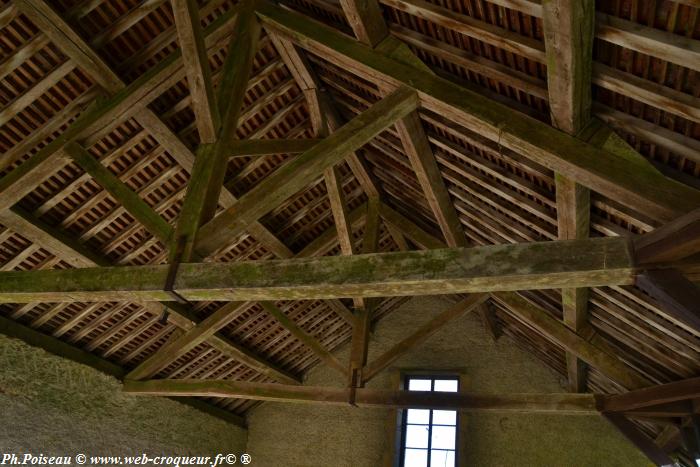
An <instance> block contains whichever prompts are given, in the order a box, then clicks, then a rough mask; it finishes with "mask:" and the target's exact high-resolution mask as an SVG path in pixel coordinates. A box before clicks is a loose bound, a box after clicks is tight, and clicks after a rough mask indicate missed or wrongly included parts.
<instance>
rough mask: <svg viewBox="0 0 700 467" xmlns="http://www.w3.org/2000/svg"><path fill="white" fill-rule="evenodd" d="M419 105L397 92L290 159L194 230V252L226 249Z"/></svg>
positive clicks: (403, 91)
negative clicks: (238, 237) (327, 170)
mask: <svg viewBox="0 0 700 467" xmlns="http://www.w3.org/2000/svg"><path fill="white" fill-rule="evenodd" d="M417 105H418V98H417V96H416V94H415V92H413V91H412V90H410V89H408V88H400V89H398V90H397V91H395V92H393V93H392V94H391V95H389V96H388V97H386V98H384V99H382V100H381V101H379V102H378V103H377V104H375V105H373V106H372V107H370V108H369V109H368V110H366V111H365V112H363V113H362V114H360V115H358V116H357V117H355V118H354V119H352V120H351V121H350V122H348V123H347V124H345V125H344V126H343V127H342V128H340V129H339V130H338V131H337V132H336V133H333V134H332V135H331V136H329V137H328V138H326V139H324V140H323V141H322V142H321V143H319V144H317V145H316V146H314V147H313V148H312V149H311V150H309V151H307V152H305V153H303V154H301V155H299V156H298V157H295V158H294V159H291V160H290V161H288V162H286V163H285V164H284V165H283V166H282V167H280V168H279V169H277V170H276V171H275V172H274V173H272V174H271V175H270V176H268V177H267V178H265V179H264V180H263V181H262V182H260V183H259V184H257V185H256V186H255V187H253V188H252V189H251V190H250V191H248V192H247V193H246V194H245V195H243V196H242V197H241V199H240V200H238V202H237V203H236V204H235V205H233V206H231V208H229V209H227V210H226V211H224V212H223V213H221V214H219V215H218V216H217V217H215V218H214V219H212V220H211V221H210V222H208V223H206V224H205V225H203V226H202V227H201V228H200V229H199V233H198V235H197V239H196V244H195V250H196V252H197V253H198V254H199V255H200V256H202V257H207V256H210V255H211V254H213V253H214V252H216V251H217V250H219V249H220V248H222V247H224V246H226V245H228V244H229V243H230V241H231V239H232V238H235V237H236V236H237V235H240V234H241V233H242V232H243V231H244V230H245V229H246V226H247V225H248V224H249V223H250V222H253V221H256V220H258V219H259V218H260V217H262V216H263V215H264V214H266V213H267V212H269V211H270V210H272V209H274V208H275V207H277V206H279V204H280V203H282V202H283V201H284V200H285V199H287V198H289V197H290V196H292V195H293V194H294V193H296V192H298V191H299V190H301V189H303V188H304V187H305V186H306V185H307V184H308V183H309V181H310V180H312V179H314V178H315V177H318V176H320V175H321V174H322V173H323V171H324V170H325V169H327V168H328V167H331V166H332V165H334V164H336V163H338V162H340V161H341V160H343V159H344V158H345V157H346V156H347V154H349V153H350V152H352V151H354V150H356V149H358V148H360V147H361V146H363V145H364V144H366V143H367V142H368V141H370V140H371V139H372V138H374V137H375V136H376V135H377V134H379V133H380V132H382V131H383V130H385V129H386V128H387V127H388V126H389V125H391V124H393V123H394V122H395V121H396V120H397V119H398V118H401V117H402V116H404V115H406V114H407V113H408V112H410V111H411V110H413V109H415V108H416V106H417Z"/></svg>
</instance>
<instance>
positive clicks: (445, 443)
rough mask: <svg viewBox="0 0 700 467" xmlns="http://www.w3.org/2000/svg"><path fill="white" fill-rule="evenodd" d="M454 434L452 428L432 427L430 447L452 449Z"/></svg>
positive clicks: (453, 428)
mask: <svg viewBox="0 0 700 467" xmlns="http://www.w3.org/2000/svg"><path fill="white" fill-rule="evenodd" d="M455 433H456V431H455V427H453V426H434V427H433V439H432V447H433V448H435V449H454V448H455Z"/></svg>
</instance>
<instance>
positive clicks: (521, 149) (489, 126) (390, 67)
mask: <svg viewBox="0 0 700 467" xmlns="http://www.w3.org/2000/svg"><path fill="white" fill-rule="evenodd" d="M258 14H259V15H260V16H261V18H262V20H263V22H264V23H265V24H266V26H267V27H268V28H270V29H274V30H275V31H276V32H277V33H278V34H281V35H283V36H285V37H287V38H289V39H290V40H292V41H293V42H295V43H296V44H298V45H300V46H301V47H303V48H305V49H307V50H309V51H311V52H312V53H315V54H317V55H320V56H323V57H324V58H326V59H328V60H329V61H331V62H332V63H333V64H335V65H337V66H340V67H342V68H343V69H346V70H348V71H350V72H352V73H355V74H357V75H359V76H363V77H365V78H367V79H371V80H373V81H375V82H379V83H381V84H382V85H389V86H394V87H395V86H401V85H405V86H409V87H411V88H413V89H414V90H416V91H417V92H418V95H419V97H420V100H421V106H422V107H425V108H427V109H429V110H431V111H433V112H436V113H438V114H440V115H444V116H445V117H446V118H449V119H451V120H453V121H454V122H455V123H457V124H459V125H462V126H464V127H466V128H468V129H470V130H472V131H474V132H477V133H479V134H481V135H483V136H484V137H486V138H489V139H491V140H493V141H498V142H499V144H500V145H501V146H503V147H505V148H507V149H510V150H513V151H516V152H518V153H520V154H523V155H526V156H527V157H529V158H531V159H532V160H534V161H536V162H538V163H540V164H542V165H544V166H546V167H547V168H549V169H551V170H554V171H555V172H558V173H561V174H563V175H565V176H567V177H569V178H571V179H574V180H575V181H577V182H578V183H580V184H581V185H584V186H586V187H588V188H590V189H592V190H594V191H597V192H599V193H601V194H603V195H605V196H607V197H610V198H612V199H616V200H618V201H619V202H620V203H622V204H623V205H625V206H627V207H629V208H631V209H634V210H636V211H639V212H645V213H647V214H648V215H650V216H652V217H654V218H656V219H659V220H662V221H670V220H672V219H674V218H676V217H678V216H680V215H682V214H685V213H687V212H689V211H691V210H693V209H695V208H697V207H698V206H700V191H697V190H694V189H692V188H689V187H687V186H684V185H682V184H681V183H677V182H674V181H672V180H669V179H667V178H666V177H664V176H663V175H662V174H661V173H659V172H657V171H656V170H654V169H653V168H652V167H650V166H642V165H639V166H638V167H637V169H638V170H629V163H630V161H629V160H628V159H627V158H625V157H623V156H622V155H619V154H613V153H611V152H609V151H606V150H604V149H600V148H597V147H595V146H593V145H591V144H588V143H586V142H584V141H581V140H579V139H577V138H576V137H574V136H571V135H568V134H566V133H564V132H562V131H559V130H557V129H555V128H552V127H551V126H550V125H548V124H546V123H543V122H540V121H538V120H536V119H534V118H531V117H528V116H526V115H524V114H522V113H519V112H517V111H515V110H513V109H510V108H509V107H507V106H506V105H503V104H500V103H497V102H494V101H493V100H491V99H489V98H488V97H486V96H482V95H479V94H478V93H476V92H473V91H471V90H468V89H466V88H464V87H462V86H460V85H458V84H456V83H453V82H450V81H449V80H447V79H444V78H440V77H438V76H435V75H433V74H431V73H429V72H427V71H425V70H421V69H417V68H414V67H412V66H409V65H406V64H403V63H401V62H400V61H397V60H394V59H392V58H391V57H388V56H387V55H385V54H383V53H382V52H380V51H377V50H372V49H370V48H368V47H367V46H364V45H362V44H360V43H357V42H353V41H348V40H347V36H345V35H343V34H342V33H340V32H338V31H335V30H333V29H332V28H330V27H326V26H323V25H320V24H318V23H317V22H316V21H313V20H311V19H309V18H306V17H304V16H303V15H300V14H298V13H295V12H291V11H288V10H284V9H282V8H281V7H278V6H275V5H273V4H271V3H268V2H261V3H260V4H259V5H258ZM652 186H653V187H654V189H653V190H650V189H649V187H652Z"/></svg>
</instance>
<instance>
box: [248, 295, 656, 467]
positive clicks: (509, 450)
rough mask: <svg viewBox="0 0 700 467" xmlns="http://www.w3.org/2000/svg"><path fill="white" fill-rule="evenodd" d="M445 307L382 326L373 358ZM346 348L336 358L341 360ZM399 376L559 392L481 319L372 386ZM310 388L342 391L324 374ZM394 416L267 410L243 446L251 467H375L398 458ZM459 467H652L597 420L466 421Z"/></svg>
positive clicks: (422, 308) (440, 337)
mask: <svg viewBox="0 0 700 467" xmlns="http://www.w3.org/2000/svg"><path fill="white" fill-rule="evenodd" d="M449 305H450V302H448V301H446V300H444V299H441V298H435V297H419V298H415V299H412V300H411V301H409V302H407V303H406V304H405V305H404V306H403V307H401V308H400V309H399V310H397V311H395V312H393V313H392V314H390V315H389V316H387V317H386V318H384V319H383V320H382V321H381V322H380V323H379V324H378V325H377V327H376V329H375V332H374V335H373V337H372V340H371V342H370V352H369V359H370V361H371V360H372V358H374V357H376V356H377V355H379V354H380V353H381V352H383V351H384V350H387V349H388V348H389V347H391V346H392V345H393V344H394V343H396V342H398V341H399V340H400V339H401V338H404V337H405V336H407V335H409V334H410V333H411V332H412V331H413V330H415V329H416V328H418V326H420V324H422V323H424V322H425V321H427V320H429V319H430V318H431V317H433V316H435V315H436V314H437V313H439V312H441V311H443V310H444V309H445V308H446V307H447V306H449ZM347 355H348V349H347V346H346V348H344V349H343V350H342V351H341V352H339V354H338V356H339V358H341V359H343V360H342V361H347ZM398 368H407V369H436V370H441V369H460V371H462V372H464V373H465V374H466V378H464V379H466V380H467V383H466V384H467V386H468V390H471V391H475V392H500V393H504V392H505V393H508V392H565V389H564V387H563V385H562V384H563V381H560V379H559V377H558V375H556V374H555V373H553V372H552V371H550V370H549V369H548V368H547V367H546V366H545V365H544V364H542V363H540V362H539V361H537V360H536V359H535V357H533V356H531V355H530V354H527V353H525V352H523V351H521V350H519V349H518V348H517V347H516V346H515V345H514V343H513V341H512V340H510V339H509V338H508V337H506V336H503V337H501V338H500V339H499V340H498V341H497V342H496V343H494V342H493V341H492V340H491V338H490V337H489V336H488V335H487V333H486V331H485V330H484V328H483V326H482V323H481V321H480V319H479V318H478V315H476V314H469V315H464V316H462V317H461V318H459V319H457V320H455V321H453V322H452V323H450V324H449V325H447V326H446V327H443V328H442V329H441V330H440V331H439V332H438V333H437V334H435V335H434V336H432V337H431V338H430V339H429V340H428V341H426V342H424V343H423V344H422V345H420V346H419V347H417V348H415V349H414V350H413V351H412V352H411V353H410V354H408V355H405V356H404V357H402V358H401V359H400V360H398V361H397V362H395V364H394V366H393V368H390V369H389V370H387V371H384V372H383V373H382V374H380V375H378V376H377V377H376V378H375V379H374V380H372V381H371V382H370V384H369V385H368V387H374V388H396V384H397V381H398V377H397V375H398V374H399V370H398ZM306 384H309V385H342V384H343V381H342V378H341V377H340V375H339V374H338V373H336V372H334V371H333V370H329V369H327V368H326V367H323V366H320V365H319V366H317V367H316V368H315V369H314V370H312V371H311V372H310V374H309V377H308V380H307V381H306ZM394 413H395V412H394V411H389V410H378V409H361V408H353V407H320V406H311V405H302V404H282V403H265V404H262V405H260V406H258V407H257V408H255V409H253V410H252V411H251V412H250V413H249V417H248V424H249V425H248V430H249V431H248V447H247V451H248V452H249V453H250V454H251V456H252V458H253V460H254V465H255V466H256V467H277V466H286V467H328V466H334V467H381V466H384V465H386V463H387V462H388V460H389V459H388V458H389V457H390V455H391V453H392V452H393V451H394V447H393V445H391V442H390V441H389V439H390V438H389V435H388V434H387V433H388V432H389V431H391V430H390V426H391V425H390V420H391V419H392V418H394V419H395V415H394ZM461 420H463V422H462V423H463V430H464V433H463V435H462V437H463V439H465V444H464V445H462V446H460V448H459V449H460V450H461V453H460V456H464V459H462V462H460V464H461V465H467V466H474V467H491V466H493V467H510V466H513V467H515V466H517V467H525V466H536V467H549V466H551V467H574V466H581V467H584V466H586V467H588V466H606V467H613V466H620V467H635V466H649V465H651V464H650V463H649V462H648V461H647V460H646V458H645V457H643V455H642V454H641V453H639V452H638V451H637V450H636V449H635V448H634V447H633V446H632V445H630V444H629V443H628V442H627V441H626V440H625V439H624V438H623V437H622V435H620V434H618V432H617V431H615V430H614V429H613V428H611V427H610V426H609V425H608V424H607V422H605V421H604V420H602V419H601V418H599V417H597V416H585V417H581V416H578V417H571V416H568V417H567V416H554V415H521V414H508V415H501V414H466V415H463V416H462V417H461Z"/></svg>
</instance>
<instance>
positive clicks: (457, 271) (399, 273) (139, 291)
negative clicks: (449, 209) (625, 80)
mask: <svg viewBox="0 0 700 467" xmlns="http://www.w3.org/2000/svg"><path fill="white" fill-rule="evenodd" d="M167 271H168V265H153V266H129V267H119V268H87V269H76V270H49V271H12V272H2V273H0V302H3V303H8V302H9V303H24V302H34V301H46V302H67V301H113V300H114V301H119V300H133V301H167V300H169V299H170V295H169V294H168V293H167V292H165V291H163V290H162V289H163V284H164V283H165V277H166V275H167ZM636 272H637V268H636V266H635V264H634V259H633V257H632V255H631V253H630V248H629V242H628V240H627V239H625V238H591V239H586V240H570V241H552V242H533V243H522V244H510V245H490V246H481V247H474V248H451V249H443V250H429V251H409V252H398V253H374V254H363V255H355V256H349V257H348V256H334V257H321V258H304V259H288V260H274V261H244V262H233V263H186V264H182V265H181V266H180V269H179V273H178V276H177V279H176V280H175V283H174V290H175V291H177V292H178V293H179V294H180V295H182V296H183V297H184V298H186V299H188V300H190V301H200V300H206V301H209V300H211V301H217V300H225V301H247V300H295V299H325V298H343V297H352V296H357V295H362V296H367V297H389V296H414V295H430V294H452V293H472V292H489V291H507V290H524V289H546V288H562V287H564V286H575V287H593V286H603V285H630V284H632V283H634V279H635V274H636Z"/></svg>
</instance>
